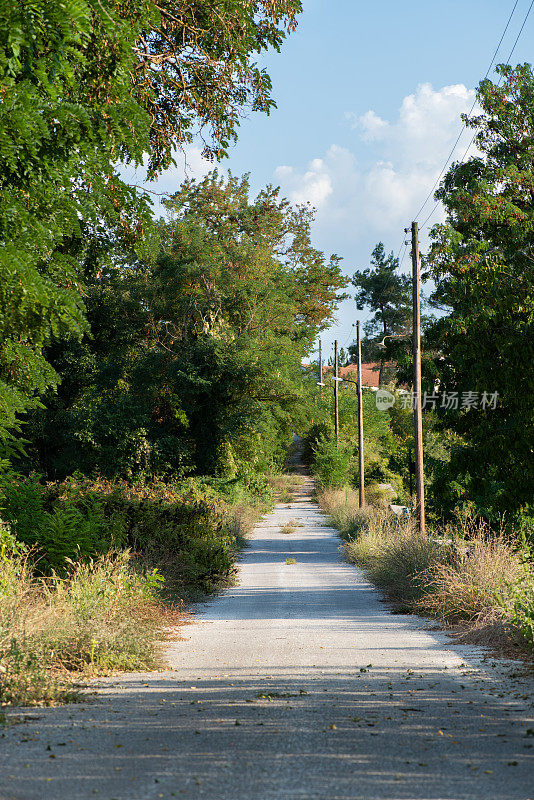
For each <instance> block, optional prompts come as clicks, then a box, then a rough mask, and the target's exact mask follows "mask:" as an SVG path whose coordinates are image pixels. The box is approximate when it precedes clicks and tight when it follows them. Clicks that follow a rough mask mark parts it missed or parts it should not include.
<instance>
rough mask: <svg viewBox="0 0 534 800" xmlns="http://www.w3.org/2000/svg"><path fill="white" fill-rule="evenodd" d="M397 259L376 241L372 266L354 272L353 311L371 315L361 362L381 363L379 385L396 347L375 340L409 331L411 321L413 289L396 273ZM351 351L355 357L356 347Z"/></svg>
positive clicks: (406, 277)
mask: <svg viewBox="0 0 534 800" xmlns="http://www.w3.org/2000/svg"><path fill="white" fill-rule="evenodd" d="M398 269H399V259H398V258H396V257H395V255H394V254H393V252H391V253H390V254H389V255H386V251H385V248H384V245H383V243H382V242H379V243H378V244H377V245H376V247H375V248H374V250H373V252H372V254H371V266H370V267H367V268H366V269H364V270H361V271H360V272H356V273H355V274H354V276H353V278H352V284H353V286H355V287H356V294H355V295H354V299H355V300H356V308H357V309H358V310H360V311H361V310H362V309H364V308H368V309H370V311H371V312H372V316H370V318H369V320H368V321H367V322H366V323H365V325H364V326H363V327H364V333H365V338H364V340H363V341H362V356H363V359H364V361H380V364H381V367H380V376H379V382H380V383H382V379H383V373H384V362H385V361H386V360H387V358H390V357H391V353H392V352H394V351H395V348H394V347H393V348H392V347H391V345H392V342H391V341H387V340H386V346H387V349H386V350H383V349H380V348H378V347H377V346H376V342H375V341H373V340H374V339H378V338H379V339H383V338H384V337H385V336H391V335H395V334H400V333H406V332H407V331H409V330H410V326H411V320H412V310H411V309H412V294H411V292H412V290H411V280H410V278H409V276H408V275H403V274H399V273H398ZM350 352H351V355H352V357H353V358H355V356H356V348H355V345H352V346H351V348H350Z"/></svg>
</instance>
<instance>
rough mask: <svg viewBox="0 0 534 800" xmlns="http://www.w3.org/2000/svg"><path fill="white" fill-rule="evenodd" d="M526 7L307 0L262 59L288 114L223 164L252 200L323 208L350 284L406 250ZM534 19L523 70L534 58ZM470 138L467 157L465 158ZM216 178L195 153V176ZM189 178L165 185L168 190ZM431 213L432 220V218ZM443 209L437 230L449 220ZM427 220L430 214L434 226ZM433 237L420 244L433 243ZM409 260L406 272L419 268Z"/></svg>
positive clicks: (247, 122)
mask: <svg viewBox="0 0 534 800" xmlns="http://www.w3.org/2000/svg"><path fill="white" fill-rule="evenodd" d="M514 2H515V0H445V1H443V0H442V1H441V2H437V1H436V0H407V2H404V3H403V2H399V0H375V2H367V3H363V2H358V1H357V0H352V2H351V0H304V13H303V14H302V16H301V18H300V23H299V27H298V29H297V31H296V32H295V33H294V34H293V35H292V36H290V37H289V38H288V40H287V41H286V43H285V45H284V46H283V48H282V51H281V53H280V54H276V53H273V54H269V55H267V56H265V57H264V58H263V59H262V63H263V64H264V65H265V66H266V68H267V70H268V72H269V73H270V75H271V78H272V81H273V96H274V98H275V100H276V102H277V109H276V110H274V111H273V112H272V114H271V115H270V116H269V117H266V116H264V115H259V114H255V115H251V116H250V117H248V118H247V119H244V120H243V122H242V125H241V130H240V135H239V140H238V142H237V144H236V145H235V147H233V149H232V151H231V155H230V158H229V159H228V160H227V161H226V162H224V163H223V164H222V165H221V166H222V167H223V168H230V169H231V170H232V172H234V173H235V174H242V173H243V172H250V173H251V181H252V186H253V189H255V190H256V189H259V188H261V187H262V186H263V185H265V184H266V183H276V184H280V185H281V187H282V190H283V193H284V194H285V195H286V196H288V197H289V198H290V199H291V200H292V201H294V202H306V201H309V202H311V203H312V204H313V205H314V206H316V207H317V221H316V224H315V227H314V243H315V244H316V246H317V247H319V248H320V249H322V250H325V251H326V252H327V253H328V254H329V253H338V254H339V255H340V256H342V258H343V269H344V271H345V272H346V274H348V275H352V274H353V273H354V271H355V270H356V269H358V268H363V267H365V266H366V265H367V264H368V260H369V255H370V252H371V250H372V249H373V247H374V245H375V244H376V242H377V241H379V240H383V241H384V243H385V245H386V248H387V249H388V250H389V249H393V250H395V251H398V249H399V246H400V245H401V243H402V238H403V234H402V230H403V227H405V226H407V225H409V223H410V222H411V220H412V219H413V218H414V217H415V215H416V214H417V211H418V209H419V207H420V206H421V203H422V202H423V200H424V198H425V197H426V195H427V194H428V192H429V191H430V189H431V188H432V185H433V183H434V181H435V179H436V178H437V176H438V174H439V172H440V169H441V168H442V166H443V163H444V161H445V159H446V158H447V156H448V154H449V152H450V150H451V147H452V145H453V143H454V141H455V139H456V136H457V135H458V133H459V131H460V129H461V122H460V114H461V113H462V112H464V111H467V110H469V109H470V107H471V104H472V102H473V99H474V93H473V89H474V88H475V87H476V85H477V84H478V82H479V81H480V79H481V78H482V77H483V76H484V74H485V73H486V70H487V68H488V66H489V63H490V61H491V58H492V55H493V53H494V51H495V48H496V47H497V44H498V42H499V39H500V37H501V34H502V32H503V30H504V27H505V25H506V22H507V19H508V17H509V14H510V12H511V10H512V7H513V5H514ZM530 2H531V0H518V5H517V9H516V12H515V15H514V17H513V19H512V22H511V24H510V28H509V30H508V33H507V35H506V37H505V40H504V42H503V45H502V47H501V50H500V52H499V56H498V58H497V62H500V61H506V60H507V58H508V54H509V52H510V50H511V48H512V45H513V43H514V41H515V38H516V36H517V33H518V31H519V28H520V27H521V24H522V21H523V19H524V17H525V14H526V12H527V10H528V8H529V6H530ZM533 50H534V11H533V13H532V15H531V17H530V18H529V20H528V22H527V25H526V27H525V29H524V31H523V34H522V37H521V39H520V42H519V44H518V46H517V49H516V51H515V53H514V56H513V59H512V63H518V62H522V61H529V62H531V61H532V60H533ZM468 142H469V136H468V134H467V133H466V134H465V135H464V137H463V138H462V140H461V142H460V144H459V147H458V149H457V151H456V154H455V155H456V156H457V157H461V156H462V155H463V153H464V152H465V149H466V147H467V145H468ZM208 168H209V166H208V165H206V164H205V163H203V162H202V159H201V157H200V149H199V148H198V147H191V148H188V153H187V167H186V168H185V171H186V172H187V174H189V175H191V176H199V175H201V174H202V173H203V172H204V171H206V170H207V169H208ZM183 177H184V165H183V164H179V165H178V167H177V168H175V169H173V170H171V171H170V172H169V173H168V174H166V175H164V176H163V177H162V178H161V179H160V180H159V181H158V184H157V187H158V189H159V190H160V191H171V190H172V189H173V188H176V186H177V185H178V184H179V183H180V181H181V180H182V178H183ZM432 208H433V203H429V204H428V206H427V208H426V209H425V212H427V213H430V211H431V210H432ZM439 214H440V212H439V210H438V212H437V213H436V214H435V216H434V217H433V218H432V219H431V221H430V222H431V223H432V222H434V221H437V220H439ZM425 217H426V213H424V214H422V216H421V220H424V218H425ZM425 241H426V240H425V234H424V232H423V235H422V245H423V247H424V245H425ZM408 267H409V264H408V258H407V257H406V258H405V261H404V264H403V269H408ZM366 316H367V315H366V313H365V312H357V311H356V309H355V306H354V302H353V301H350V300H349V301H346V302H345V303H344V304H343V305H342V307H341V309H340V312H339V314H338V322H337V323H336V324H335V325H334V326H332V328H331V329H330V330H329V331H328V332H325V334H324V335H323V337H322V338H323V343H324V346H325V350H326V354H328V349H329V348H330V347H331V344H332V342H333V339H334V338H338V339H339V341H340V345H346V344H347V343H348V342H349V341H351V339H352V332H353V329H352V323H353V322H355V321H356V319H358V318H359V319H360V320H362V321H363V320H364V319H365V317H366Z"/></svg>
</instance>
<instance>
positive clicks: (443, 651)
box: [0, 482, 534, 800]
mask: <svg viewBox="0 0 534 800" xmlns="http://www.w3.org/2000/svg"><path fill="white" fill-rule="evenodd" d="M309 488H310V487H309V482H308V484H307V485H305V486H304V488H303V494H302V496H301V497H300V498H297V500H296V502H294V503H292V504H291V505H290V507H288V506H287V505H283V504H279V505H278V506H277V508H276V509H275V510H274V512H273V513H271V514H269V515H267V516H266V517H265V518H264V519H263V521H262V522H261V523H260V524H259V525H258V526H257V527H256V529H255V531H254V533H253V535H252V536H251V539H250V546H249V547H248V548H247V549H246V550H245V551H244V554H243V558H242V561H241V568H240V578H239V583H238V585H236V586H235V587H233V588H231V589H230V590H228V591H227V592H226V594H225V595H223V596H222V597H220V598H217V599H215V600H213V601H211V602H210V603H208V604H207V605H205V606H202V607H201V609H200V611H199V614H198V617H197V618H196V621H195V622H194V623H193V624H192V625H189V626H187V627H185V628H184V629H183V635H184V640H183V641H179V642H176V643H174V644H173V645H172V646H171V648H170V651H169V659H170V667H171V669H170V670H169V671H167V672H165V673H159V674H148V675H141V676H140V675H132V676H121V677H119V678H113V679H109V680H108V681H105V682H101V684H102V691H100V692H99V693H98V694H97V695H96V696H95V697H94V698H91V699H89V701H88V702H86V703H83V704H80V705H70V706H65V707H63V708H58V709H38V710H29V711H24V712H16V716H18V717H19V718H20V719H21V720H22V721H23V724H15V725H10V726H8V727H6V728H5V729H4V732H3V734H2V736H3V738H2V739H1V740H0V797H1V799H2V800H59V798H65V800H78V799H79V800H82V798H83V800H86V799H87V798H94V797H97V798H100V799H101V800H104V799H105V800H112V799H113V798H115V800H152V799H153V798H171V797H179V798H191V800H192V799H193V798H195V799H196V798H210V800H312V798H313V800H356V798H358V799H359V800H386V799H387V800H397V798H398V799H399V800H400V799H401V798H406V799H407V800H418V799H419V798H425V800H533V798H534V774H533V773H534V771H533V755H534V747H533V745H534V722H533V720H532V695H531V694H530V696H529V687H530V688H532V685H531V681H530V682H529V679H528V678H527V677H524V676H523V677H522V676H521V675H518V674H517V673H521V672H523V671H524V670H523V669H522V667H521V665H520V664H516V665H515V666H513V665H510V664H509V663H507V662H498V663H496V662H494V661H493V660H491V659H490V660H487V659H486V660H483V658H482V654H481V652H480V651H477V650H476V649H474V648H468V647H460V646H457V645H455V644H452V642H451V640H450V639H448V638H447V636H445V635H444V634H443V633H440V632H436V631H434V630H431V629H430V624H429V623H428V622H427V621H425V620H421V619H417V618H414V617H406V616H400V615H393V614H391V613H390V612H389V610H388V607H387V605H386V604H384V603H383V602H381V600H380V598H379V596H378V593H377V592H376V591H375V590H374V589H373V588H372V587H371V586H370V585H369V584H368V583H367V582H366V581H365V580H364V578H363V576H362V574H361V573H360V572H359V571H358V570H357V569H356V568H355V567H353V566H350V565H348V564H346V563H344V562H343V560H342V558H341V556H340V553H339V544H340V543H339V539H337V537H336V535H335V532H334V531H333V530H332V529H330V528H328V527H326V526H325V519H324V517H323V516H322V515H321V514H320V512H319V511H318V509H317V506H316V505H315V504H314V503H312V502H310V500H309V498H308V496H307V492H309ZM288 520H295V521H296V522H298V523H300V525H301V527H297V528H296V530H295V532H294V533H291V534H285V533H282V532H281V526H282V525H283V524H284V523H285V522H287V521H288ZM293 560H294V563H293ZM514 672H515V674H513V673H514ZM13 713H14V714H15V712H13Z"/></svg>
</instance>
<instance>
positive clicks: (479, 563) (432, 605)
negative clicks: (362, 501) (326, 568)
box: [319, 490, 534, 648]
mask: <svg viewBox="0 0 534 800" xmlns="http://www.w3.org/2000/svg"><path fill="white" fill-rule="evenodd" d="M319 501H320V504H321V506H322V507H323V509H324V510H325V511H326V512H327V513H328V514H329V515H330V517H331V519H332V522H333V523H334V525H335V526H336V527H337V528H338V530H339V531H340V533H341V536H342V538H343V539H345V541H346V544H345V552H346V555H347V558H348V559H349V561H352V562H354V563H356V564H358V565H360V566H362V567H363V568H364V569H365V570H366V572H367V574H368V575H369V578H370V579H371V581H373V583H375V584H376V585H378V586H379V587H380V588H382V589H383V590H385V592H386V593H387V594H388V596H389V597H391V598H392V599H393V600H395V601H396V602H397V603H398V604H399V605H400V606H401V607H402V608H403V609H405V610H410V611H415V612H419V613H424V614H427V615H430V616H433V617H435V618H437V619H439V620H440V621H441V622H443V623H445V624H448V625H453V624H454V625H457V624H461V625H463V626H467V628H468V629H469V631H470V632H471V633H473V634H476V637H477V640H478V641H480V642H484V643H486V644H488V643H493V644H495V645H500V644H502V641H503V640H504V639H505V638H506V639H507V641H508V643H510V642H515V643H517V642H518V641H521V643H522V646H523V647H526V648H528V646H529V645H530V647H532V638H533V637H532V633H531V631H532V630H533V629H534V622H533V617H534V614H533V605H534V603H533V601H532V598H533V597H534V589H533V587H534V579H533V574H532V569H531V564H530V563H527V559H526V558H525V556H523V557H521V555H520V554H519V553H518V552H517V549H516V548H515V547H514V546H513V544H512V543H511V542H510V540H509V538H507V537H506V536H505V534H504V532H503V531H502V530H501V531H497V532H495V531H494V530H493V529H491V528H490V527H489V526H488V525H487V524H486V523H484V522H482V521H480V520H477V519H474V518H472V517H462V518H460V517H459V518H458V520H457V522H456V524H455V525H453V526H449V527H448V528H447V529H446V530H444V531H440V532H438V533H439V535H438V533H436V532H433V533H431V534H430V535H426V536H421V534H420V533H419V532H418V530H417V528H416V526H415V525H414V523H413V521H411V520H409V519H408V520H405V519H402V518H399V517H396V516H394V515H393V514H390V513H389V512H387V511H386V510H384V509H379V508H373V507H371V506H368V507H366V508H364V509H359V508H358V502H357V494H356V492H354V491H352V490H338V491H333V490H331V491H327V492H324V493H323V494H322V495H321V496H320V497H319ZM471 640H472V639H471Z"/></svg>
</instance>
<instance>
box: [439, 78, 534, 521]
mask: <svg viewBox="0 0 534 800" xmlns="http://www.w3.org/2000/svg"><path fill="white" fill-rule="evenodd" d="M498 71H499V73H500V74H501V76H502V78H503V82H502V85H498V84H495V83H493V82H491V81H489V80H485V81H483V82H482V83H481V84H480V86H479V87H478V100H479V103H480V106H481V108H482V113H481V114H480V115H477V116H476V117H473V118H470V119H466V120H465V121H466V123H467V124H468V125H469V126H470V127H471V128H472V129H473V130H474V132H475V143H476V146H477V149H478V154H477V155H476V156H473V157H471V158H470V159H469V160H468V161H467V162H466V163H457V164H454V165H453V166H452V168H451V169H450V170H449V172H448V174H447V176H446V178H445V179H444V181H443V183H442V185H441V187H440V189H439V190H438V192H437V198H439V199H440V200H442V202H443V203H444V205H445V208H446V210H447V220H446V222H445V223H444V224H442V225H437V226H435V227H434V229H433V232H432V239H433V244H432V248H431V251H430V259H429V263H430V267H431V272H432V276H433V278H434V280H435V282H436V291H435V298H434V299H435V301H436V303H438V304H439V305H440V306H441V307H442V308H443V309H444V310H446V312H447V313H446V314H445V316H443V317H442V318H441V319H439V320H437V321H435V323H434V325H433V326H432V327H431V329H430V330H429V331H428V334H427V335H428V337H429V341H430V342H431V344H433V346H434V347H435V348H436V349H438V348H439V350H440V357H439V358H438V359H436V361H435V370H436V372H437V373H438V374H439V375H440V377H441V381H442V389H443V390H444V391H447V392H453V391H456V392H459V393H460V397H461V393H462V392H476V393H478V394H477V396H476V399H477V401H478V402H476V403H473V404H471V405H469V406H464V408H461V405H460V409H459V410H458V411H452V412H451V413H449V414H448V415H447V416H446V417H445V420H444V424H445V425H450V426H451V427H452V428H453V430H454V431H455V432H456V433H457V434H458V436H459V442H457V443H456V445H455V447H454V449H453V452H452V459H451V462H450V467H449V469H448V471H447V472H446V473H444V475H443V480H442V484H441V487H439V488H440V490H441V496H442V501H443V502H444V503H446V504H448V505H449V507H452V506H454V505H462V504H464V503H472V504H475V505H476V506H477V507H478V508H479V509H480V510H481V511H482V512H483V513H486V515H488V516H490V517H492V516H493V517H495V516H496V515H497V514H498V513H500V512H503V511H507V512H512V513H514V514H521V513H522V514H526V515H530V516H532V509H533V508H534V491H533V487H534V459H533V457H532V454H533V451H534V172H533V164H534V144H533V143H534V111H533V109H534V77H533V74H532V69H531V67H530V66H529V65H527V64H523V65H519V66H518V67H516V68H515V69H512V68H511V67H508V66H501V67H499V68H498ZM494 392H498V403H497V407H496V408H495V409H493V408H492V407H491V405H492V403H491V401H490V402H489V404H488V400H487V398H488V395H491V394H493V393H494ZM485 393H486V394H485Z"/></svg>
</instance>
